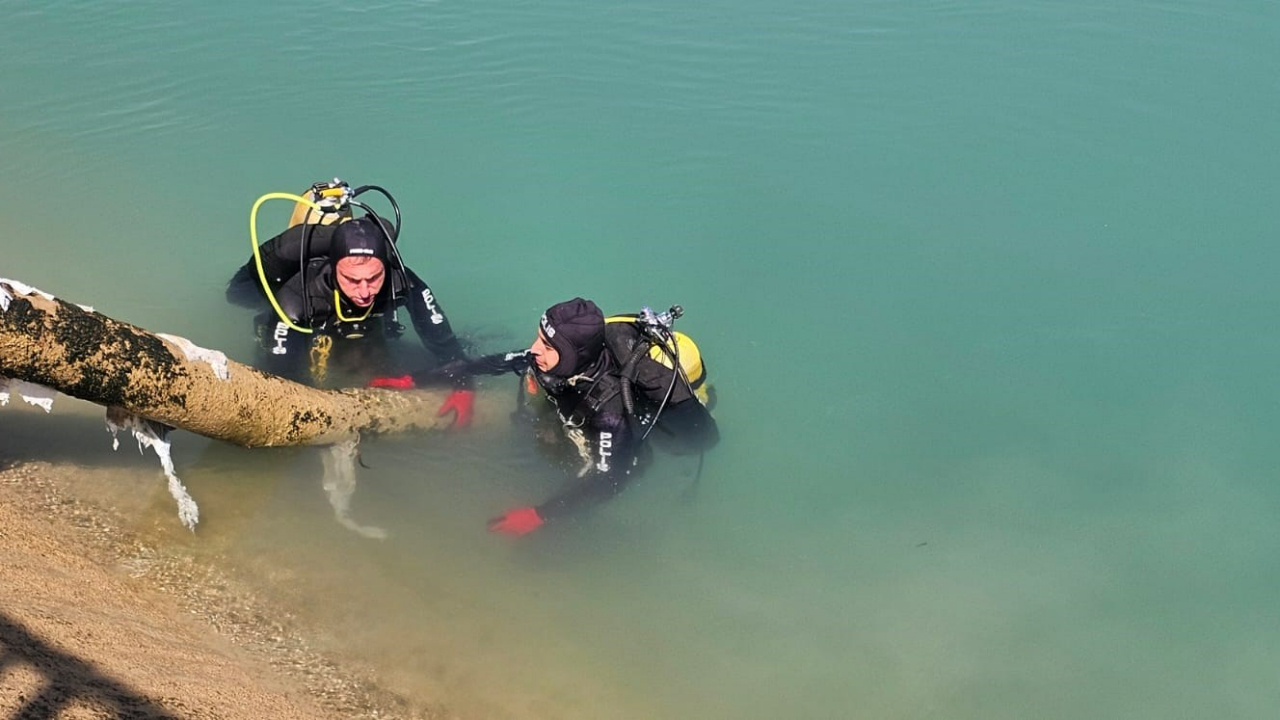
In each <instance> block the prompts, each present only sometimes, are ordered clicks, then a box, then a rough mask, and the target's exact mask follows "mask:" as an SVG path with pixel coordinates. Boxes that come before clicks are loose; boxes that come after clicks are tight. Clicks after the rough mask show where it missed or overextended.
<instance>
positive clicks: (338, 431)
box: [0, 282, 502, 447]
mask: <svg viewBox="0 0 1280 720" xmlns="http://www.w3.org/2000/svg"><path fill="white" fill-rule="evenodd" d="M23 290H28V289H27V288H15V287H14V286H13V285H11V284H8V283H3V282H0V299H3V298H4V295H5V294H7V296H8V297H9V300H8V309H6V310H0V376H2V377H8V378H13V379H17V380H25V381H27V382H32V383H36V384H38V385H43V386H45V387H48V388H52V389H54V390H57V391H58V392H61V393H63V394H65V395H70V396H73V397H77V398H80V399H82V400H88V401H90V402H94V403H98V404H100V405H105V406H108V407H112V406H114V407H119V408H123V409H124V410H126V411H128V412H130V413H133V414H135V415H140V416H143V417H147V418H150V419H153V420H157V421H159V422H162V423H164V424H166V425H171V426H173V427H178V428H182V429H184V430H189V431H191V432H194V433H198V434H200V435H205V436H207V437H211V438H215V439H219V440H225V441H228V442H233V443H237V444H239V445H244V446H246V447H267V446H281V445H315V444H329V443H334V442H339V441H342V440H345V439H350V438H353V437H355V436H356V434H370V433H373V434H378V433H394V432H403V431H407V430H421V429H432V428H440V427H444V426H446V425H448V423H449V420H448V418H445V419H444V420H443V421H442V419H441V418H438V417H437V416H436V412H437V410H438V408H439V407H440V404H441V403H442V402H443V401H444V398H445V397H446V395H447V394H448V390H447V389H422V390H414V391H408V392H396V391H389V390H376V389H372V390H370V389H353V390H319V389H316V388H311V387H307V386H305V385H301V384H299V383H295V382H291V381H289V380H286V379H284V378H281V377H277V376H274V375H270V374H268V373H264V372H262V371H260V370H257V369H255V368H252V367H249V366H247V365H243V364H240V363H237V362H235V361H231V360H228V361H227V363H226V364H227V371H228V377H227V378H226V379H221V378H219V377H218V376H217V375H216V374H215V371H214V366H213V365H211V364H210V363H209V362H206V361H204V360H200V359H190V358H188V356H187V351H186V350H184V348H183V347H182V345H181V344H180V343H179V342H175V341H174V340H181V339H180V338H178V339H168V338H165V337H161V336H159V335H156V334H153V333H151V332H148V331H146V330H143V329H142V328H139V327H135V326H133V325H130V324H128V323H123V322H120V321H118V320H114V319H112V318H109V317H107V316H105V315H102V314H99V313H96V312H92V311H89V310H85V309H84V308H81V307H80V306H78V305H74V304H71V303H68V302H65V301H63V300H60V299H58V298H49V297H46V296H44V295H43V294H40V293H38V292H26V293H24V292H23ZM481 399H482V398H477V400H481ZM500 412H502V411H500V410H499V408H498V403H495V402H488V401H486V402H477V403H476V410H475V420H474V422H476V423H477V424H483V423H484V422H485V421H486V420H487V419H488V418H496V417H497V416H498V414H499V413H500Z"/></svg>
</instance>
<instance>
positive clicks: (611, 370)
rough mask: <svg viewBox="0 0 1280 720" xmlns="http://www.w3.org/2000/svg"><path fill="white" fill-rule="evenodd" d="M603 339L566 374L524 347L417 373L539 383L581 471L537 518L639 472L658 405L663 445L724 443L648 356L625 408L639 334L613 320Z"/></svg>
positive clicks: (694, 401) (600, 495) (706, 416)
mask: <svg viewBox="0 0 1280 720" xmlns="http://www.w3.org/2000/svg"><path fill="white" fill-rule="evenodd" d="M605 338H606V349H605V350H604V352H602V353H601V354H600V357H599V359H598V360H596V362H595V363H593V364H592V365H590V366H589V367H588V368H587V369H586V370H584V371H583V372H581V373H580V374H579V375H577V376H575V377H574V378H569V379H565V378H559V377H555V376H551V375H548V374H546V373H543V372H541V371H539V370H538V368H537V367H536V366H535V365H534V364H533V357H532V356H531V355H530V353H529V351H527V350H525V351H521V352H511V353H504V354H497V355H486V356H483V357H480V358H476V359H474V360H470V361H466V362H459V363H454V364H452V365H450V366H448V367H443V368H439V369H436V370H433V371H427V372H419V373H414V374H413V375H414V379H415V381H416V382H417V384H419V385H426V384H431V383H440V382H445V381H456V379H457V378H459V377H464V376H469V375H500V374H504V373H507V372H515V373H517V374H521V375H527V376H529V377H532V378H534V379H535V380H536V381H537V385H538V387H539V389H540V391H541V392H540V393H539V394H542V395H545V397H546V398H547V399H548V400H549V401H550V402H551V405H552V406H554V408H555V410H556V414H557V415H558V420H559V423H560V424H561V429H562V431H563V433H564V436H565V437H566V438H567V439H568V440H569V441H570V442H571V443H572V444H573V445H575V446H576V448H577V453H576V455H575V458H574V461H573V462H572V463H571V465H570V468H569V470H570V472H572V473H575V474H576V478H575V480H574V481H572V482H571V483H570V484H569V486H568V487H566V488H565V489H564V490H562V491H561V492H559V493H556V494H555V495H554V496H552V497H551V498H550V499H548V500H547V501H545V502H543V503H542V504H540V505H538V506H537V507H536V509H537V511H538V515H539V516H541V517H542V518H543V519H545V520H550V519H553V518H556V517H560V516H563V515H566V514H568V513H570V512H573V511H575V510H577V509H579V508H582V507H585V506H589V505H593V504H595V503H598V502H601V501H603V500H607V499H608V498H610V497H612V496H614V495H616V494H617V493H618V492H620V491H621V490H622V489H623V488H624V487H625V486H626V484H627V483H628V482H630V481H631V480H632V479H633V478H634V477H635V476H636V475H637V474H639V470H640V469H641V468H642V465H643V461H644V457H643V456H644V452H643V451H644V442H642V438H643V437H644V436H645V434H646V432H647V431H648V430H649V426H650V425H651V424H652V423H653V420H654V415H655V413H657V412H658V408H659V407H661V408H662V410H661V413H660V414H659V415H658V418H657V424H656V425H655V426H654V427H653V429H652V432H651V433H650V434H649V439H650V440H654V439H659V440H660V445H661V446H662V448H663V449H664V450H668V451H671V452H675V453H699V452H703V451H706V450H709V449H710V448H711V447H713V446H714V445H715V444H716V443H717V442H719V440H720V433H719V430H718V429H717V427H716V423H715V420H714V419H713V418H712V417H711V413H710V412H709V411H708V410H707V408H706V407H705V406H703V404H702V403H701V402H700V401H699V400H698V398H697V397H696V396H695V395H694V393H693V392H692V390H691V389H690V387H689V386H688V384H686V383H685V382H684V381H683V380H681V379H680V378H679V377H678V376H676V377H675V383H674V386H673V385H672V379H673V376H674V375H675V373H673V371H672V370H671V369H670V368H667V367H664V366H663V365H661V364H659V363H658V362H655V361H654V360H652V359H650V358H649V357H648V355H647V353H645V354H644V356H643V358H642V359H640V360H639V361H638V362H637V363H636V364H635V368H634V371H633V373H632V375H633V376H634V377H633V378H632V380H631V382H632V389H633V392H632V393H631V398H632V401H633V402H632V411H628V409H627V407H626V403H625V402H624V394H623V382H624V381H623V378H622V377H621V371H622V369H623V363H625V362H626V360H627V359H629V358H630V357H631V356H632V351H633V348H634V347H635V346H636V343H638V342H641V341H642V337H641V335H640V333H639V331H638V330H637V329H636V327H635V325H633V324H630V323H610V324H609V325H607V326H606V329H605ZM618 358H622V359H621V360H619V359H618ZM668 393H670V397H669V398H668ZM521 396H522V402H523V401H524V400H523V398H525V397H527V395H526V393H525V392H523V391H522V393H521ZM664 398H667V401H666V403H665V405H664V403H663V399H664ZM664 441H665V442H664Z"/></svg>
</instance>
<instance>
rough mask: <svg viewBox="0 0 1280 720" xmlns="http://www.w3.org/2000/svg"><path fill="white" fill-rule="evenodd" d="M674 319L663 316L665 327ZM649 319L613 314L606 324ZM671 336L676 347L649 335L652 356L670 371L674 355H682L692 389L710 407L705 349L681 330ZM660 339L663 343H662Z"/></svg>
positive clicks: (640, 321)
mask: <svg viewBox="0 0 1280 720" xmlns="http://www.w3.org/2000/svg"><path fill="white" fill-rule="evenodd" d="M677 307H679V306H677ZM675 309H676V308H672V310H673V311H674V310H675ZM646 310H647V308H646ZM683 312H684V311H683V309H682V308H681V309H680V310H679V312H678V313H676V314H675V317H679V314H681V313H683ZM672 319H674V318H663V320H664V321H665V324H666V327H668V328H670V324H671V321H672ZM646 320H649V321H652V320H651V319H650V318H646V317H645V315H644V314H641V315H613V316H610V317H607V318H605V322H606V323H644V322H645V321H646ZM671 335H672V336H673V337H674V338H675V345H676V347H674V348H673V347H670V346H669V345H670V344H669V343H667V342H665V341H659V340H657V339H656V338H654V337H653V336H652V335H646V337H647V338H648V339H649V341H650V343H651V345H650V347H649V358H650V359H651V360H653V361H654V362H656V363H658V364H659V365H662V366H663V367H665V368H667V369H669V370H670V369H674V365H673V364H672V362H671V358H672V356H675V357H678V358H680V369H681V370H683V371H684V376H685V378H686V379H688V381H689V388H690V389H691V390H693V394H694V396H695V397H697V398H698V402H700V403H702V404H703V405H704V406H707V407H710V403H711V396H712V393H711V386H710V385H709V384H708V383H707V373H706V367H705V366H704V365H703V363H702V352H701V351H700V350H698V345H697V343H695V342H694V341H693V338H691V337H689V336H688V335H685V334H684V333H682V332H680V331H679V330H673V331H671ZM660 342H661V344H659V343H660Z"/></svg>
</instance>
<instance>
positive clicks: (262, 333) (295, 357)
mask: <svg viewBox="0 0 1280 720" xmlns="http://www.w3.org/2000/svg"><path fill="white" fill-rule="evenodd" d="M254 322H255V326H256V328H257V335H258V342H259V344H260V345H261V351H262V362H261V366H262V369H263V370H265V371H266V372H269V373H271V374H272V375H279V376H280V377H283V378H288V379H289V380H293V381H294V382H300V383H308V382H309V381H310V372H309V369H308V365H307V360H308V357H309V349H310V346H311V336H310V335H307V334H304V333H300V332H298V331H297V330H294V329H293V328H291V327H289V326H288V325H287V324H286V323H285V322H284V321H283V320H281V319H280V317H279V316H277V315H276V314H275V312H273V311H270V310H268V311H267V312H264V313H260V314H259V315H258V316H257V318H255V321H254Z"/></svg>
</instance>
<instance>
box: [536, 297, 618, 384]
mask: <svg viewBox="0 0 1280 720" xmlns="http://www.w3.org/2000/svg"><path fill="white" fill-rule="evenodd" d="M603 350H604V313H602V312H600V308H598V307H596V304H595V303H593V302H591V301H590V300H583V299H582V298H574V299H572V300H567V301H565V302H562V303H558V304H556V305H552V306H551V307H549V308H547V311H546V312H545V313H543V314H542V319H541V320H540V321H539V322H538V336H537V338H535V339H534V341H533V345H532V346H531V347H530V348H529V351H530V353H532V354H533V357H534V363H535V364H536V365H537V366H538V369H539V370H541V371H542V372H544V373H547V374H548V375H554V376H556V377H566V378H567V377H572V376H574V375H577V374H578V373H580V372H582V371H583V370H585V369H586V368H588V367H590V366H591V364H592V363H594V362H595V361H596V359H597V358H599V357H600V353H601V352H602V351H603Z"/></svg>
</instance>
